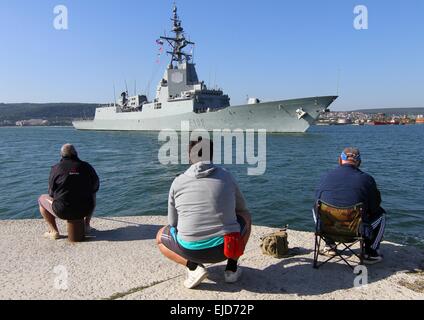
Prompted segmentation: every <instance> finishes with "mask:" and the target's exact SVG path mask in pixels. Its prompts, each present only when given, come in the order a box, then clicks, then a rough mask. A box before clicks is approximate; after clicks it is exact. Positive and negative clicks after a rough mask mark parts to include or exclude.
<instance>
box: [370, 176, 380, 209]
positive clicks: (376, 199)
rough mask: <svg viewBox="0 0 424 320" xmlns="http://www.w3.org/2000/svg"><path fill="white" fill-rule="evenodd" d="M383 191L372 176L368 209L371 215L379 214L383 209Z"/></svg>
mask: <svg viewBox="0 0 424 320" xmlns="http://www.w3.org/2000/svg"><path fill="white" fill-rule="evenodd" d="M380 206H381V193H380V191H379V190H378V187H377V183H376V182H375V180H374V178H372V177H370V180H369V191H368V210H369V213H370V215H371V216H375V215H377V214H378V213H379V212H380V211H381V210H380Z"/></svg>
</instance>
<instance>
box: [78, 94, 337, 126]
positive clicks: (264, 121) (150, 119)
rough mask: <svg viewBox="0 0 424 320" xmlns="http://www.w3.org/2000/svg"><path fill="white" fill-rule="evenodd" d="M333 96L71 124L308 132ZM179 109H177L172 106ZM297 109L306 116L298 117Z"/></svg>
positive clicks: (118, 114)
mask: <svg viewBox="0 0 424 320" xmlns="http://www.w3.org/2000/svg"><path fill="white" fill-rule="evenodd" d="M336 98H337V97H335V96H327V97H314V98H303V99H293V100H282V101H273V102H266V103H258V104H248V105H241V106H232V107H228V108H225V109H222V110H220V111H216V112H207V113H194V112H185V113H181V114H173V115H169V116H160V117H154V116H151V115H150V116H146V115H144V114H143V112H142V111H141V112H112V111H110V110H106V111H107V112H106V113H103V114H102V116H101V118H97V117H95V119H94V120H90V121H74V122H73V125H74V127H75V128H76V129H78V130H97V131H160V130H176V131H181V130H186V129H187V128H188V127H187V124H189V130H195V129H206V130H208V131H212V130H216V129H229V130H236V129H242V130H247V129H253V130H261V129H265V130H267V131H268V132H275V133H298V132H305V131H307V130H308V128H309V127H310V125H311V124H313V123H314V122H315V120H316V119H317V118H318V116H319V115H320V113H321V112H323V111H325V110H326V109H327V108H328V106H329V105H330V104H331V103H332V102H333V101H334V100H335V99H336ZM175 107H176V108H178V106H175ZM299 110H301V111H303V112H304V113H305V114H303V115H302V116H300V115H299Z"/></svg>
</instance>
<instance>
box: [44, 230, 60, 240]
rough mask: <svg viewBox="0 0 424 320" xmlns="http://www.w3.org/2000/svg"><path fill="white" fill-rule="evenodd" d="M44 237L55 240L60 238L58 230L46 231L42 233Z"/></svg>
mask: <svg viewBox="0 0 424 320" xmlns="http://www.w3.org/2000/svg"><path fill="white" fill-rule="evenodd" d="M44 238H47V239H51V240H57V239H59V238H60V235H59V232H56V231H47V232H46V233H44Z"/></svg>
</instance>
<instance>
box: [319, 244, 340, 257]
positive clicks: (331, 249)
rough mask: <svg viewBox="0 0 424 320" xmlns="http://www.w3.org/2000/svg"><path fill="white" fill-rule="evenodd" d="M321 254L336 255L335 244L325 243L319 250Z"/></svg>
mask: <svg viewBox="0 0 424 320" xmlns="http://www.w3.org/2000/svg"><path fill="white" fill-rule="evenodd" d="M319 254H320V255H322V256H327V257H333V256H335V255H336V245H326V246H325V247H324V249H321V250H320V251H319Z"/></svg>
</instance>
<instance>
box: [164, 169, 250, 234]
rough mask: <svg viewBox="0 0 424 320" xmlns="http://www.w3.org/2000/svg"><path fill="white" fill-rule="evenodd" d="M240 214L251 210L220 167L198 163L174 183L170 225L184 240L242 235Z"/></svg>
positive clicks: (169, 205)
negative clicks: (238, 220)
mask: <svg viewBox="0 0 424 320" xmlns="http://www.w3.org/2000/svg"><path fill="white" fill-rule="evenodd" d="M237 213H245V214H249V211H248V209H247V208H246V202H245V200H244V198H243V195H242V194H241V192H240V189H239V187H238V185H237V183H236V181H235V179H234V178H233V176H232V175H231V173H230V172H228V171H227V170H225V169H223V168H221V167H217V166H215V165H214V164H207V163H204V162H198V163H196V164H194V165H192V166H191V167H190V168H189V169H188V170H187V171H186V172H185V173H184V174H182V175H180V176H178V177H177V178H176V179H175V180H174V182H173V183H172V186H171V190H170V192H169V202H168V222H169V225H170V226H172V227H175V228H177V230H178V237H179V238H180V239H181V240H183V241H188V242H194V241H201V240H207V239H210V238H214V237H218V236H224V235H225V234H228V233H233V232H240V225H239V223H238V222H237V216H236V214H237ZM249 215H250V214H249Z"/></svg>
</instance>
